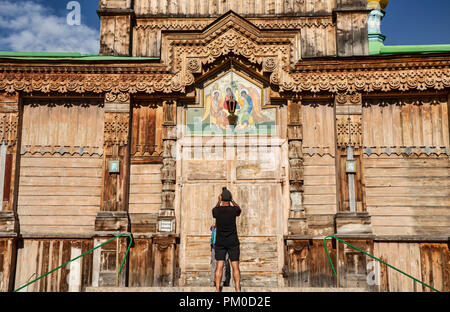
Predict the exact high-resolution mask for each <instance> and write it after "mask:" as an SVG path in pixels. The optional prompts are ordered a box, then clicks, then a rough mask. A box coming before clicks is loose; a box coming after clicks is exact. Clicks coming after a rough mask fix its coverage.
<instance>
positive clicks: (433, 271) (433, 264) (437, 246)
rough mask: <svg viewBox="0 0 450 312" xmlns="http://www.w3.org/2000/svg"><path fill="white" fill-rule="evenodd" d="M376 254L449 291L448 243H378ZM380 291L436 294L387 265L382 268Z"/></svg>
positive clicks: (432, 284) (434, 285) (409, 272)
mask: <svg viewBox="0 0 450 312" xmlns="http://www.w3.org/2000/svg"><path fill="white" fill-rule="evenodd" d="M374 255H375V256H376V257H379V258H381V259H382V260H383V261H385V262H386V263H389V264H390V265H392V266H394V267H396V268H398V269H400V270H402V271H403V272H405V273H407V274H409V275H411V276H413V277H415V278H416V279H418V280H420V281H423V282H424V283H426V284H428V285H430V286H432V287H434V288H436V289H437V290H439V291H447V292H448V291H450V251H449V247H448V244H447V243H415V242H411V243H408V242H376V243H375V248H374ZM377 290H379V291H390V292H397V291H401V292H405V291H418V292H421V291H424V292H430V291H431V292H432V291H433V290H432V289H430V288H428V287H426V286H424V285H422V284H421V283H418V282H415V281H414V280H412V279H411V278H409V277H407V276H405V275H403V274H401V273H400V272H397V271H395V270H393V269H392V268H389V267H388V266H386V265H384V264H381V265H380V285H378V287H377Z"/></svg>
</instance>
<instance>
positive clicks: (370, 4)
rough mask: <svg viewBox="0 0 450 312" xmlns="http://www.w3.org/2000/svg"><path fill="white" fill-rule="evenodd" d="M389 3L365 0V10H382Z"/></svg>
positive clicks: (385, 0) (381, 0) (379, 0)
mask: <svg viewBox="0 0 450 312" xmlns="http://www.w3.org/2000/svg"><path fill="white" fill-rule="evenodd" d="M388 3H389V0H367V8H368V9H372V10H376V9H378V10H379V9H381V10H384V9H385V8H386V7H387V5H388Z"/></svg>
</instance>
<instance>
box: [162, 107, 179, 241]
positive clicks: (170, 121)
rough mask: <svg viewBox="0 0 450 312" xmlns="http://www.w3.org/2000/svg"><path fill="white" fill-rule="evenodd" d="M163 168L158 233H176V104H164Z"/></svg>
mask: <svg viewBox="0 0 450 312" xmlns="http://www.w3.org/2000/svg"><path fill="white" fill-rule="evenodd" d="M163 109H164V113H163V115H164V122H163V133H162V140H163V166H162V169H161V180H162V194H161V196H162V198H161V199H162V203H161V209H160V210H159V216H158V232H169V233H174V232H175V224H176V222H175V184H176V142H177V126H176V102H175V101H165V102H164V103H163Z"/></svg>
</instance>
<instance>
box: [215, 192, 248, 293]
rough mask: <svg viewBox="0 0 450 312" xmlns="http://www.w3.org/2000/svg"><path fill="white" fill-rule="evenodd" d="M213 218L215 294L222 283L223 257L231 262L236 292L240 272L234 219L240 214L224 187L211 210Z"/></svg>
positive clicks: (238, 287)
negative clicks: (215, 262) (214, 224)
mask: <svg viewBox="0 0 450 312" xmlns="http://www.w3.org/2000/svg"><path fill="white" fill-rule="evenodd" d="M212 213H213V217H214V218H215V219H216V227H217V229H216V245H215V257H216V260H217V267H216V274H215V275H216V292H220V291H221V289H220V282H221V281H222V274H223V266H224V263H225V257H226V254H227V253H228V256H229V258H230V260H231V267H232V268H233V279H234V285H235V287H236V292H240V291H241V285H240V281H241V272H240V271H239V255H240V248H239V238H238V235H237V229H236V217H239V215H240V214H241V208H240V207H239V205H238V204H237V203H236V202H235V201H234V200H233V199H232V196H231V193H230V191H229V190H227V188H226V187H223V188H222V194H221V195H220V196H219V201H218V202H217V205H216V207H214V209H213V212H212Z"/></svg>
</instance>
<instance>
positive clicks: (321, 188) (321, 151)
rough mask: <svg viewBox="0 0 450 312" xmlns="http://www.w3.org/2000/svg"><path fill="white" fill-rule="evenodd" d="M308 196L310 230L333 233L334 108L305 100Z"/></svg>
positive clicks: (304, 118) (307, 207) (307, 208)
mask: <svg viewBox="0 0 450 312" xmlns="http://www.w3.org/2000/svg"><path fill="white" fill-rule="evenodd" d="M302 118H303V127H302V128H303V148H302V149H303V157H304V199H303V205H304V207H305V212H306V216H307V219H308V228H309V231H310V234H313V235H323V234H331V233H330V231H331V232H333V231H334V229H333V217H334V214H335V213H336V211H337V199H336V159H335V131H334V109H333V107H332V106H331V105H329V104H328V103H326V102H323V103H314V102H306V101H305V102H303V103H302Z"/></svg>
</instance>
